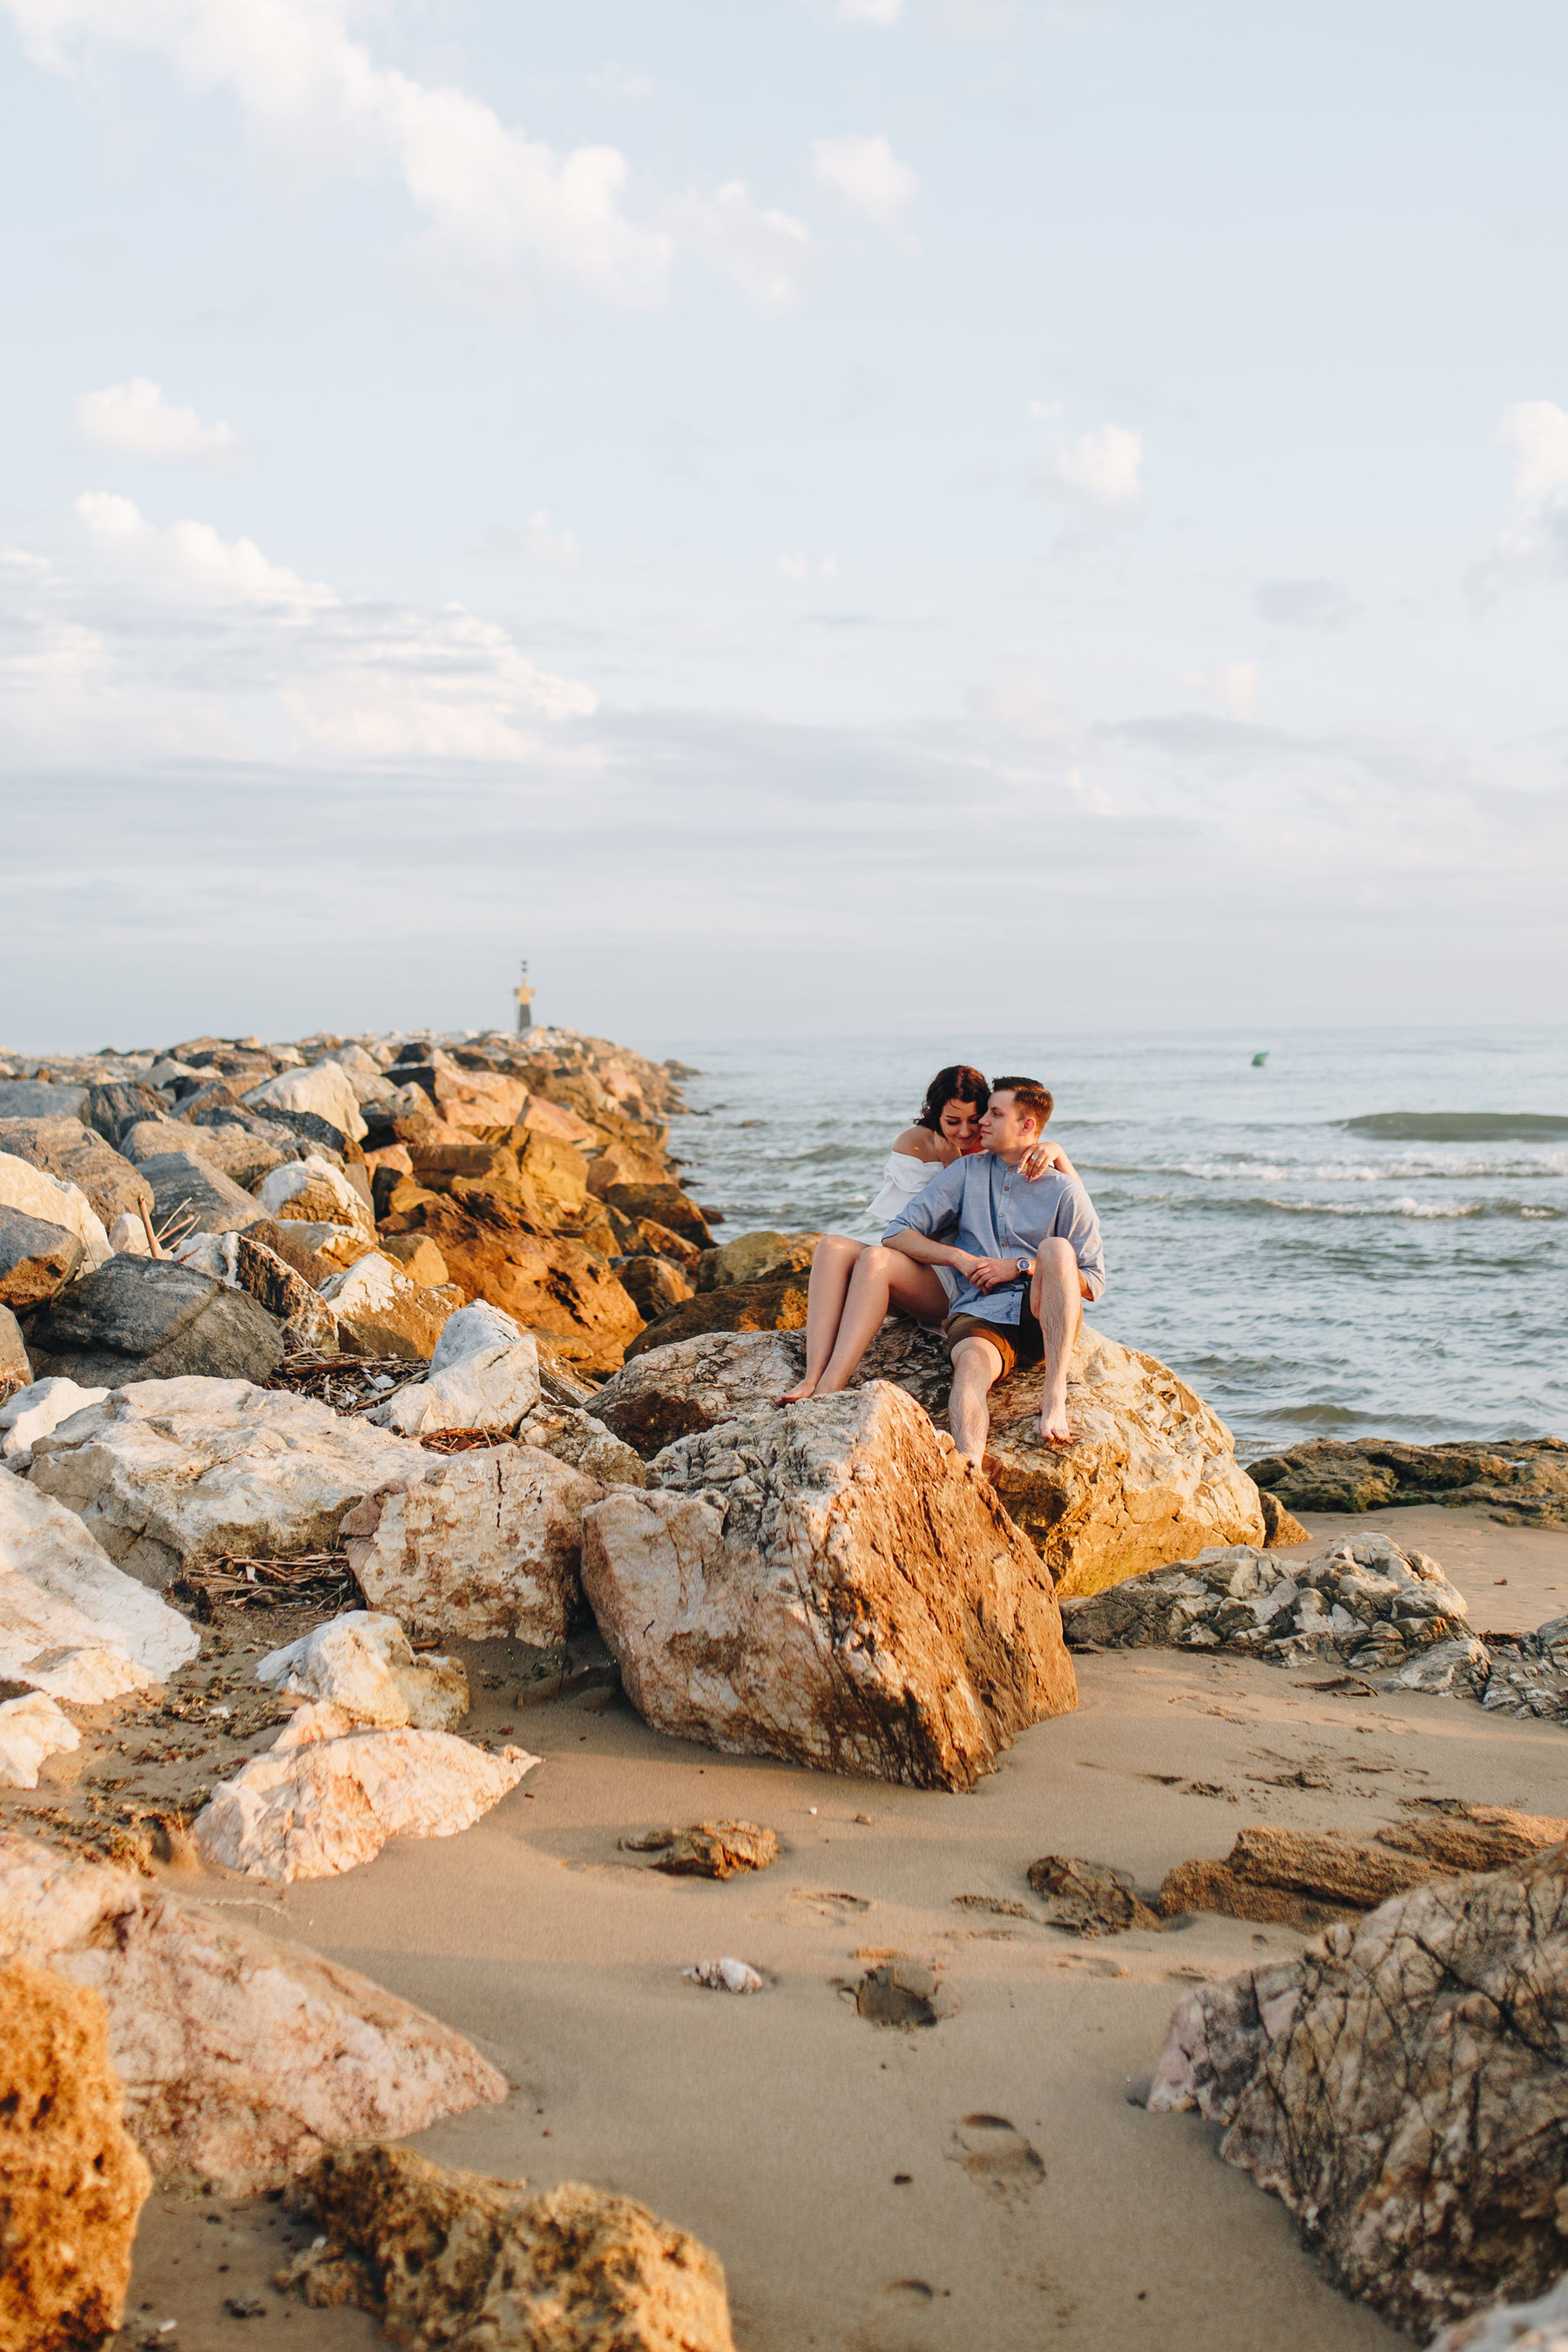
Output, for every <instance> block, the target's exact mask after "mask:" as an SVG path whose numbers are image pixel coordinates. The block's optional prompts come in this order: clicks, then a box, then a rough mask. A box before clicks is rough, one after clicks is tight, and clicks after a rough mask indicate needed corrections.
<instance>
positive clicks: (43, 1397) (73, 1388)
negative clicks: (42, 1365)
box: [0, 1374, 109, 1468]
mask: <svg viewBox="0 0 1568 2352" xmlns="http://www.w3.org/2000/svg"><path fill="white" fill-rule="evenodd" d="M108 1394H109V1391H108V1390H107V1389H81V1388H78V1386H77V1384H76V1382H75V1381H68V1380H66V1379H65V1378H64V1377H63V1376H61V1375H59V1374H57V1375H56V1376H55V1377H54V1378H53V1379H50V1380H47V1381H34V1382H33V1384H32V1386H31V1388H26V1389H18V1390H17V1391H16V1395H15V1396H13V1397H9V1398H7V1400H6V1402H5V1403H4V1404H3V1405H0V1455H3V1456H4V1457H5V1459H6V1460H7V1461H9V1462H12V1463H13V1464H15V1465H16V1467H17V1468H22V1467H25V1466H26V1465H25V1463H18V1462H17V1461H16V1457H17V1455H19V1454H20V1455H23V1456H30V1455H31V1454H32V1450H33V1447H34V1444H36V1442H37V1439H39V1438H40V1437H47V1435H48V1434H49V1432H50V1431H51V1430H54V1429H58V1427H59V1425H60V1423H61V1422H62V1421H68V1420H69V1419H70V1417H71V1415H72V1413H73V1412H83V1411H84V1410H85V1409H86V1407H87V1406H88V1405H89V1404H99V1403H101V1402H102V1400H103V1399H104V1398H105V1397H106V1396H107V1395H108Z"/></svg>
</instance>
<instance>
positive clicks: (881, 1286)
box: [814, 1243, 947, 1396]
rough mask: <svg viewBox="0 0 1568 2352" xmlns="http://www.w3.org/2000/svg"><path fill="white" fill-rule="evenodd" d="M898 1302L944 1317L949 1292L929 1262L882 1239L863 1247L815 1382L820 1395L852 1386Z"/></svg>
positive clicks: (932, 1318)
mask: <svg viewBox="0 0 1568 2352" xmlns="http://www.w3.org/2000/svg"><path fill="white" fill-rule="evenodd" d="M819 1254H820V1252H819ZM893 1307H902V1308H903V1311H904V1313H905V1314H906V1315H913V1316H915V1317H917V1318H919V1320H920V1321H921V1322H922V1323H940V1322H941V1320H942V1317H943V1316H944V1315H945V1314H946V1313H947V1293H946V1292H945V1291H944V1290H943V1288H942V1285H941V1283H940V1282H939V1281H938V1280H937V1278H936V1276H935V1275H934V1274H933V1273H932V1272H931V1268H930V1266H929V1265H921V1264H920V1262H919V1260H918V1259H916V1258H912V1257H906V1256H905V1255H904V1254H903V1252H902V1250H891V1249H884V1248H883V1247H882V1246H881V1244H880V1243H878V1244H877V1245H876V1246H875V1247H874V1248H871V1249H868V1250H865V1251H863V1252H862V1253H861V1255H860V1258H859V1260H858V1264H857V1265H856V1268H855V1271H854V1274H853V1275H852V1276H851V1277H850V1281H849V1294H848V1297H847V1298H846V1299H845V1301H844V1311H843V1313H842V1315H841V1316H840V1317H839V1318H838V1337H837V1339H836V1340H835V1341H834V1343H833V1353H832V1355H831V1356H830V1357H829V1358H828V1360H827V1362H826V1366H825V1367H824V1370H823V1372H822V1376H821V1378H820V1379H819V1380H818V1381H817V1383H816V1390H815V1391H814V1393H815V1394H816V1395H817V1396H834V1395H836V1394H837V1391H839V1390H840V1389H846V1388H847V1387H848V1385H849V1381H850V1377H851V1375H852V1374H853V1372H854V1370H855V1368H856V1366H857V1365H858V1363H859V1361H860V1359H861V1357H862V1356H863V1355H864V1354H865V1352H866V1350H867V1349H868V1347H869V1346H870V1344H871V1342H872V1340H873V1339H875V1338H876V1336H877V1333H878V1332H879V1330H880V1328H881V1327H882V1323H883V1320H884V1318H886V1316H887V1315H888V1314H889V1311H890V1309H892V1308H893Z"/></svg>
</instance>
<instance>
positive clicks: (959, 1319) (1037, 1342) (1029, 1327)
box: [942, 1299, 1046, 1380]
mask: <svg viewBox="0 0 1568 2352" xmlns="http://www.w3.org/2000/svg"><path fill="white" fill-rule="evenodd" d="M942 1339H943V1341H944V1343H945V1345H946V1348H947V1352H948V1356H949V1358H950V1360H951V1358H952V1351H953V1349H954V1348H956V1347H957V1345H958V1343H959V1341H960V1340H961V1339H989V1340H990V1342H991V1345H992V1346H993V1347H994V1349H995V1350H996V1353H997V1354H998V1355H999V1356H1000V1357H1001V1359H1002V1378H1003V1379H1004V1380H1010V1379H1011V1378H1012V1376H1013V1374H1014V1373H1015V1372H1016V1370H1018V1369H1019V1367H1020V1365H1023V1364H1037V1363H1038V1362H1039V1360H1040V1359H1041V1357H1042V1356H1043V1355H1044V1354H1045V1352H1046V1335H1045V1333H1044V1332H1043V1331H1042V1330H1041V1328H1040V1326H1039V1321H1038V1318H1037V1317H1035V1316H1033V1315H1031V1314H1030V1312H1029V1305H1028V1301H1027V1299H1026V1300H1025V1302H1024V1306H1023V1309H1022V1312H1021V1313H1020V1315H1019V1317H1018V1320H1017V1321H1016V1323H987V1321H986V1320H985V1318H984V1316H983V1315H950V1316H949V1317H948V1318H947V1320H946V1322H945V1323H944V1324H943V1325H942Z"/></svg>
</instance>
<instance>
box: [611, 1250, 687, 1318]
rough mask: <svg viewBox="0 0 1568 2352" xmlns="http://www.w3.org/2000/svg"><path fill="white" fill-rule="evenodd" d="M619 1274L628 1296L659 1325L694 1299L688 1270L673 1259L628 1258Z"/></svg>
mask: <svg viewBox="0 0 1568 2352" xmlns="http://www.w3.org/2000/svg"><path fill="white" fill-rule="evenodd" d="M617 1271H618V1272H619V1275H620V1278H621V1283H622V1286H624V1288H625V1290H626V1297H628V1298H629V1299H630V1300H631V1301H632V1303H633V1305H634V1306H635V1307H636V1308H637V1313H638V1314H639V1315H641V1316H643V1317H645V1318H646V1319H647V1321H648V1322H649V1323H658V1321H660V1319H661V1318H663V1317H664V1316H666V1315H668V1313H669V1312H670V1311H671V1309H672V1308H673V1307H679V1306H681V1305H682V1304H683V1303H684V1301H685V1300H687V1299H688V1298H689V1297H691V1285H690V1283H689V1281H688V1279H687V1277H686V1274H685V1270H684V1269H683V1268H682V1267H681V1266H679V1265H676V1264H675V1263H674V1262H673V1261H672V1260H671V1259H669V1258H667V1257H628V1258H627V1259H626V1263H625V1264H624V1265H621V1266H620V1267H619V1268H618V1269H617Z"/></svg>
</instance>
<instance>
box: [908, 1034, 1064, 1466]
mask: <svg viewBox="0 0 1568 2352" xmlns="http://www.w3.org/2000/svg"><path fill="white" fill-rule="evenodd" d="M1050 1115H1051V1097H1050V1095H1049V1094H1048V1092H1047V1089H1046V1088H1045V1087H1043V1086H1041V1085H1040V1084H1039V1083H1038V1081H1037V1079H1034V1078H998V1079H997V1081H996V1083H995V1085H994V1087H992V1089H991V1102H990V1107H989V1108H988V1109H987V1111H986V1113H985V1116H984V1118H983V1119H982V1120H981V1122H980V1135H981V1140H982V1142H983V1143H984V1147H985V1148H984V1150H983V1151H981V1152H978V1153H977V1154H976V1155H975V1156H974V1157H973V1159H970V1160H955V1161H954V1162H953V1165H952V1167H951V1168H949V1169H946V1170H944V1171H943V1172H942V1175H940V1176H937V1177H933V1178H932V1180H931V1182H930V1183H929V1184H928V1185H927V1186H926V1188H925V1190H924V1192H921V1193H920V1194H918V1195H917V1197H916V1198H915V1199H914V1200H913V1201H911V1202H910V1204H909V1206H908V1208H907V1209H905V1210H904V1211H903V1213H902V1214H901V1215H900V1216H898V1217H895V1218H894V1220H893V1222H892V1223H891V1224H890V1225H889V1227H888V1230H887V1232H886V1233H885V1234H883V1236H882V1240H883V1243H884V1244H885V1246H886V1247H887V1248H889V1249H894V1250H900V1251H902V1253H903V1255H905V1256H906V1257H912V1258H914V1259H915V1260H917V1262H918V1263H919V1264H921V1265H951V1266H952V1268H953V1269H954V1271H955V1272H956V1273H957V1275H958V1277H959V1284H958V1297H957V1299H956V1301H955V1303H954V1307H953V1311H952V1314H951V1315H950V1316H949V1317H948V1318H947V1320H946V1322H945V1323H944V1324H943V1325H942V1330H943V1332H944V1333H945V1335H946V1339H947V1351H948V1356H949V1358H950V1360H951V1361H952V1397H951V1398H950V1400H949V1402H948V1420H949V1422H950V1423H951V1425H952V1435H953V1442H954V1444H956V1445H957V1447H958V1449H959V1451H960V1452H961V1453H963V1454H967V1455H968V1456H969V1459H970V1460H971V1461H972V1462H973V1463H975V1464H979V1463H981V1462H982V1461H983V1460H984V1454H985V1440H986V1438H987V1436H988V1435H989V1434H990V1429H991V1413H990V1408H989V1406H988V1405H987V1403H986V1398H987V1397H988V1396H989V1394H990V1392H991V1391H992V1389H993V1388H994V1386H995V1384H996V1382H997V1381H999V1380H1004V1379H1005V1378H1006V1376H1007V1375H1008V1374H1009V1373H1010V1372H1014V1371H1016V1370H1017V1369H1018V1367H1019V1366H1020V1365H1023V1364H1035V1363H1040V1364H1043V1365H1044V1367H1045V1379H1044V1386H1043V1389H1042V1391H1041V1396H1040V1435H1041V1436H1042V1437H1043V1438H1044V1439H1045V1440H1046V1441H1047V1444H1053V1445H1065V1444H1067V1443H1068V1439H1069V1438H1070V1437H1071V1434H1072V1432H1071V1431H1070V1430H1069V1428H1068V1410H1067V1403H1068V1363H1069V1362H1070V1361H1071V1359H1072V1345H1073V1341H1074V1339H1076V1338H1077V1336H1078V1327H1079V1323H1080V1322H1081V1321H1082V1319H1083V1301H1084V1300H1085V1299H1086V1298H1098V1297H1100V1293H1101V1291H1103V1289H1104V1288H1105V1252H1104V1249H1103V1247H1102V1245H1101V1243H1100V1220H1099V1218H1098V1217H1097V1216H1096V1215H1095V1213H1094V1208H1093V1204H1092V1202H1090V1200H1089V1194H1088V1193H1087V1192H1085V1191H1084V1189H1083V1186H1082V1185H1081V1184H1080V1183H1079V1182H1078V1181H1077V1180H1076V1179H1075V1178H1073V1177H1069V1176H1063V1175H1061V1174H1059V1173H1058V1171H1055V1170H1053V1171H1051V1172H1050V1174H1049V1175H1046V1176H1042V1177H1040V1178H1039V1179H1038V1181H1037V1182H1035V1183H1030V1182H1029V1181H1028V1179H1027V1178H1026V1177H1025V1176H1022V1175H1020V1174H1019V1173H1018V1163H1019V1161H1020V1160H1022V1159H1023V1158H1024V1156H1025V1154H1026V1152H1027V1150H1029V1147H1030V1145H1031V1144H1033V1143H1035V1142H1037V1140H1038V1139H1039V1137H1040V1135H1041V1134H1042V1133H1043V1131H1044V1129H1045V1125H1046V1121H1047V1119H1048V1118H1049V1117H1050Z"/></svg>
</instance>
